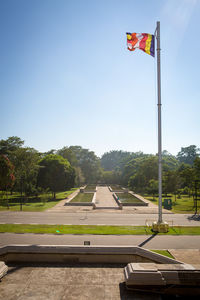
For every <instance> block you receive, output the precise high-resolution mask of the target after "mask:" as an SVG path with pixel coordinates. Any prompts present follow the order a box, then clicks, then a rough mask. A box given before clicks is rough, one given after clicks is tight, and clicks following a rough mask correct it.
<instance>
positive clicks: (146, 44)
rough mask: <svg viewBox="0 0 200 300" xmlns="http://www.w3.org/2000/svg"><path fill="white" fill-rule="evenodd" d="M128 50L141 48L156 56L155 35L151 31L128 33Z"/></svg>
mask: <svg viewBox="0 0 200 300" xmlns="http://www.w3.org/2000/svg"><path fill="white" fill-rule="evenodd" d="M126 35H127V47H128V50H130V51H134V50H135V49H136V48H139V49H141V50H143V51H144V52H146V53H147V54H150V55H151V56H153V57H154V55H155V50H154V35H152V34H149V33H135V32H134V33H129V32H127V33H126Z"/></svg>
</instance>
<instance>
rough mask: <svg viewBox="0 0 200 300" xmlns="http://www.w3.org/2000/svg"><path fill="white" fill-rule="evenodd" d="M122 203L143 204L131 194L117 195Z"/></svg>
mask: <svg viewBox="0 0 200 300" xmlns="http://www.w3.org/2000/svg"><path fill="white" fill-rule="evenodd" d="M116 195H117V197H118V198H119V199H120V201H122V203H141V202H142V201H140V200H139V199H138V198H136V197H135V196H133V195H132V194H129V193H116Z"/></svg>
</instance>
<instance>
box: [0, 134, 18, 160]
mask: <svg viewBox="0 0 200 300" xmlns="http://www.w3.org/2000/svg"><path fill="white" fill-rule="evenodd" d="M23 144H24V141H22V140H21V139H20V138H19V137H17V136H11V137H9V138H7V140H0V154H4V155H7V156H9V155H10V154H11V153H12V152H13V151H15V150H17V149H18V148H20V147H22V146H23Z"/></svg>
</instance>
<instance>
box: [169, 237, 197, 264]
mask: <svg viewBox="0 0 200 300" xmlns="http://www.w3.org/2000/svg"><path fill="white" fill-rule="evenodd" d="M195 238H196V237H195ZM169 251H170V253H171V254H172V255H173V256H174V258H175V259H177V260H179V261H183V262H184V263H187V264H200V250H199V249H187V251H186V250H184V249H170V250H169Z"/></svg>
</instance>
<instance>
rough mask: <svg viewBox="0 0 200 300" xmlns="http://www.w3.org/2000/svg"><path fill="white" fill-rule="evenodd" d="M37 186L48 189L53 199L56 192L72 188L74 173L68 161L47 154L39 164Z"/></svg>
mask: <svg viewBox="0 0 200 300" xmlns="http://www.w3.org/2000/svg"><path fill="white" fill-rule="evenodd" d="M39 165H40V169H39V173H38V181H37V182H38V186H40V187H42V188H49V189H50V190H51V191H52V193H53V197H54V199H55V197H56V192H60V191H64V190H66V189H69V188H71V187H73V186H74V179H75V172H74V169H73V168H72V167H71V165H70V163H69V162H68V160H66V159H64V158H63V157H62V156H59V155H55V154H49V155H47V156H45V157H44V158H43V159H41V160H40V162H39Z"/></svg>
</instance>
